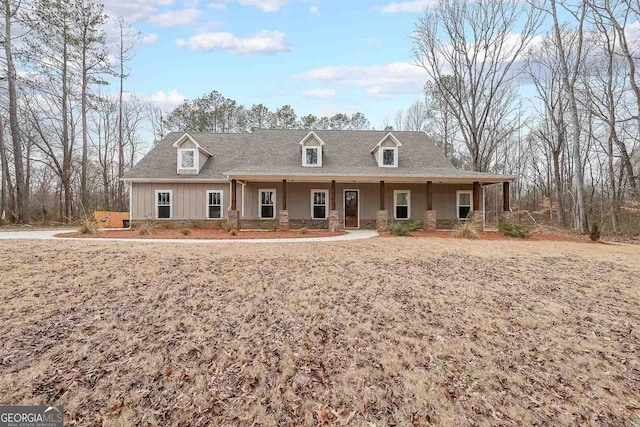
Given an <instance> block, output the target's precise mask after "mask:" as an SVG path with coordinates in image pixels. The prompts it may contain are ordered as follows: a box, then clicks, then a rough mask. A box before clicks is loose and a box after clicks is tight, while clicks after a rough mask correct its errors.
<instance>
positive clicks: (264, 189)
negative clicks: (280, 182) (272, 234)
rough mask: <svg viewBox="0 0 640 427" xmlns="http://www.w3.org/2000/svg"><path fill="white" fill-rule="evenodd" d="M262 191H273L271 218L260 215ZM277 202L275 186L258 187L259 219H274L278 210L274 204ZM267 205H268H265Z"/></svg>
mask: <svg viewBox="0 0 640 427" xmlns="http://www.w3.org/2000/svg"><path fill="white" fill-rule="evenodd" d="M264 191H273V217H272V218H263V217H262V192H264ZM277 204H278V193H277V192H276V189H275V188H260V189H258V218H260V219H276V218H277V217H278V211H277V209H276V205H277ZM265 206H269V205H265Z"/></svg>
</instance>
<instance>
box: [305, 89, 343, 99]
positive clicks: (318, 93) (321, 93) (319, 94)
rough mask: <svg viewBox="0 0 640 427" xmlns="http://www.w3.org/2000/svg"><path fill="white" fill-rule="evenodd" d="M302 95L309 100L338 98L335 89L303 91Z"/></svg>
mask: <svg viewBox="0 0 640 427" xmlns="http://www.w3.org/2000/svg"><path fill="white" fill-rule="evenodd" d="M302 95H304V96H307V97H309V98H332V97H334V96H336V90H335V89H309V90H303V91H302Z"/></svg>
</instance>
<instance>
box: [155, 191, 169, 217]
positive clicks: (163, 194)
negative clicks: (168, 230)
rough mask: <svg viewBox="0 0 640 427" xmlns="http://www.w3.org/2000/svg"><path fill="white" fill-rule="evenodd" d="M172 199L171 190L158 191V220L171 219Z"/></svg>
mask: <svg viewBox="0 0 640 427" xmlns="http://www.w3.org/2000/svg"><path fill="white" fill-rule="evenodd" d="M172 199H173V197H172V191H171V190H156V218H158V219H171V214H172V212H171V210H172V202H173V200H172Z"/></svg>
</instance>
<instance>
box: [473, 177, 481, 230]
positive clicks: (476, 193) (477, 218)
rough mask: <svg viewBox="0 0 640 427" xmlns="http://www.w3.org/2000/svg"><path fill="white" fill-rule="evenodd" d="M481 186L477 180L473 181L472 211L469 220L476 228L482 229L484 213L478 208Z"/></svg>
mask: <svg viewBox="0 0 640 427" xmlns="http://www.w3.org/2000/svg"><path fill="white" fill-rule="evenodd" d="M481 191H482V186H481V185H480V183H479V182H477V181H476V182H474V183H473V212H472V214H471V221H473V222H474V223H475V224H476V225H477V226H478V228H480V229H484V215H483V213H482V210H481V208H480V192H481Z"/></svg>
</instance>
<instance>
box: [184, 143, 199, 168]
mask: <svg viewBox="0 0 640 427" xmlns="http://www.w3.org/2000/svg"><path fill="white" fill-rule="evenodd" d="M195 168H196V150H195V149H192V148H181V149H180V169H195Z"/></svg>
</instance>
